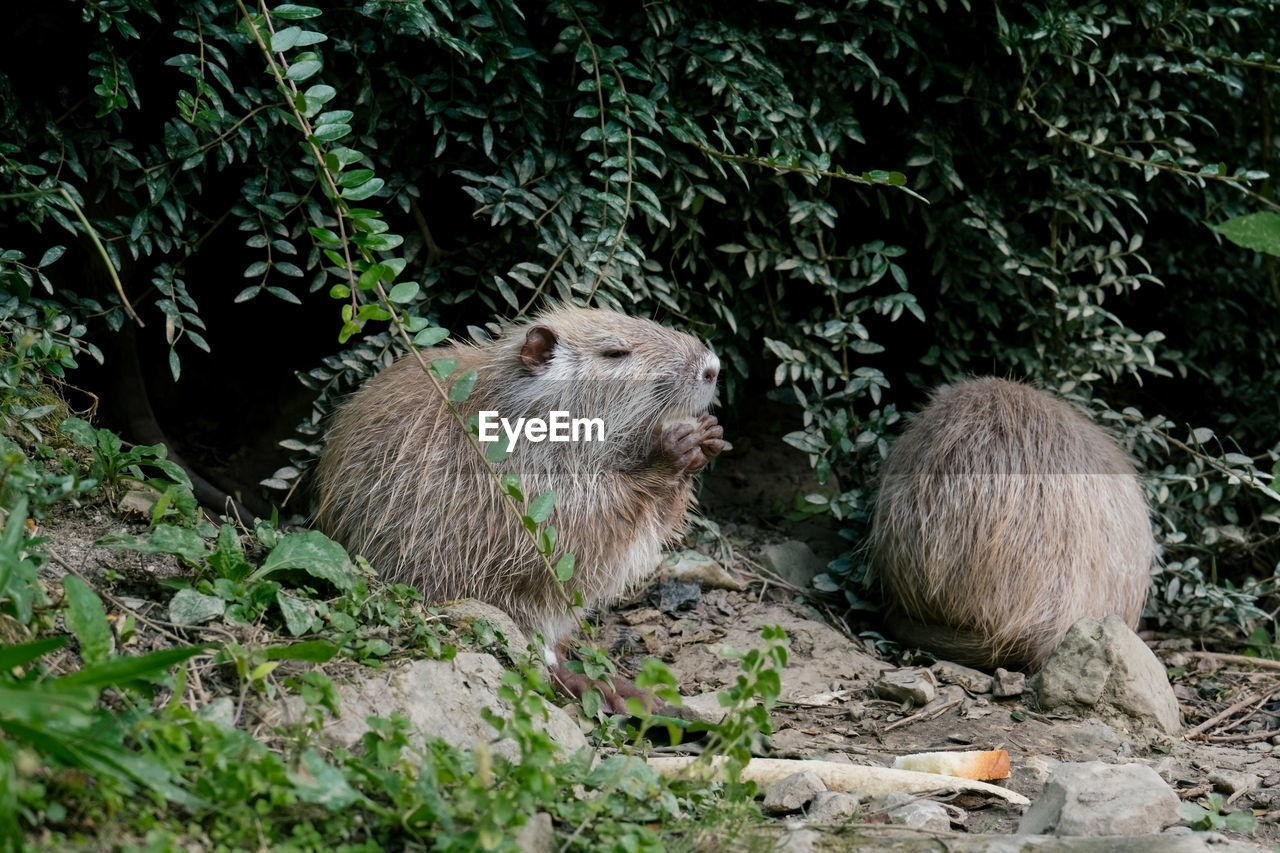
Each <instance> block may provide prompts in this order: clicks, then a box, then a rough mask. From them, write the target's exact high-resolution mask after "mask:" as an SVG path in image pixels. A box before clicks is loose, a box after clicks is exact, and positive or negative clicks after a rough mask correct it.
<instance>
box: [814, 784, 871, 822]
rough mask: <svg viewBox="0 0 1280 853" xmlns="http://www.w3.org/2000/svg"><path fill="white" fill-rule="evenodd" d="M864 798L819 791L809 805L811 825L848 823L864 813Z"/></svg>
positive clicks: (844, 793)
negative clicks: (861, 812) (860, 813)
mask: <svg viewBox="0 0 1280 853" xmlns="http://www.w3.org/2000/svg"><path fill="white" fill-rule="evenodd" d="M862 808H863V807H862V798H861V797H859V796H858V795H857V794H850V793H847V792H845V791H819V792H818V793H816V794H814V795H813V801H812V802H810V803H809V813H808V816H809V823H812V824H824V825H831V824H841V823H847V822H849V821H851V820H853V819H854V818H856V817H857V816H858V813H859V812H860V811H862Z"/></svg>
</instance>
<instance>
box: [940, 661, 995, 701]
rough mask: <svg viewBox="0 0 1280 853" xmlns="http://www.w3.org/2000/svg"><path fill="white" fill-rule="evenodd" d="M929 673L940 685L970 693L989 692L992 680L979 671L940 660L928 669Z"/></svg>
mask: <svg viewBox="0 0 1280 853" xmlns="http://www.w3.org/2000/svg"><path fill="white" fill-rule="evenodd" d="M929 671H930V672H932V673H933V677H934V678H936V679H937V680H938V683H940V684H955V685H958V686H960V687H963V688H964V689H965V690H968V691H969V692H970V693H978V694H983V693H990V692H991V682H992V678H991V676H990V675H988V674H987V673H985V672H982V671H981V670H977V669H971V668H970V667H967V666H961V665H960V664H958V663H952V662H951V661H949V660H940V661H938V662H936V663H935V664H934V665H933V666H931V667H929Z"/></svg>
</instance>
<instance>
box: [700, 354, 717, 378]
mask: <svg viewBox="0 0 1280 853" xmlns="http://www.w3.org/2000/svg"><path fill="white" fill-rule="evenodd" d="M719 378H720V358H719V356H717V355H716V354H715V353H713V352H711V351H710V350H708V351H707V355H706V357H705V358H703V359H702V381H703V382H705V383H707V384H708V385H715V384H716V380H717V379H719Z"/></svg>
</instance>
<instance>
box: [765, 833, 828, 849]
mask: <svg viewBox="0 0 1280 853" xmlns="http://www.w3.org/2000/svg"><path fill="white" fill-rule="evenodd" d="M825 840H826V838H825V836H824V835H823V834H822V833H821V832H815V831H814V830H812V829H805V828H803V827H799V828H796V829H789V830H787V831H786V832H784V833H782V834H781V835H779V836H778V846H776V847H773V848H770V849H772V850H776V851H778V853H815V851H819V850H827V849H830V848H829V847H828V846H827V845H825V844H824V843H823V842H824V841H825Z"/></svg>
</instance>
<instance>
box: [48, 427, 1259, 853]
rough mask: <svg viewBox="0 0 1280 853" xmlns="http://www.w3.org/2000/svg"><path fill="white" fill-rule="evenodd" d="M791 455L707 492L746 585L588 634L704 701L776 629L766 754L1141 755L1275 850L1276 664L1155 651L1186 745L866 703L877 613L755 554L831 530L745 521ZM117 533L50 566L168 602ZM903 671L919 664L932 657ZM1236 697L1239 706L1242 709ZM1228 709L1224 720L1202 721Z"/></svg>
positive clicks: (94, 528) (735, 471) (874, 672)
mask: <svg viewBox="0 0 1280 853" xmlns="http://www.w3.org/2000/svg"><path fill="white" fill-rule="evenodd" d="M787 455H788V454H787V452H786V451H785V450H782V451H779V454H778V455H775V452H774V451H772V450H769V451H762V452H761V454H760V455H759V456H758V457H757V458H754V459H752V460H751V463H750V466H749V468H747V467H743V466H740V465H737V464H735V462H734V460H733V459H729V460H727V461H726V463H725V464H723V465H722V466H721V467H720V470H719V471H718V473H717V474H716V476H715V477H714V478H713V480H712V483H711V484H709V488H708V489H706V490H704V492H703V497H702V502H703V507H704V511H705V513H706V514H707V516H708V517H712V518H717V513H718V512H719V513H723V515H722V516H721V517H722V518H725V519H732V520H727V521H724V522H723V523H722V524H721V531H722V535H723V539H722V542H724V543H727V544H729V545H730V546H731V549H730V550H729V551H728V552H727V553H731V554H732V557H731V558H730V559H728V560H725V561H724V562H725V563H726V565H725V568H726V569H728V570H729V572H730V574H732V575H734V576H735V577H737V578H738V579H739V580H740V581H741V582H742V583H743V585H744V588H743V589H741V590H739V591H733V590H728V589H709V590H704V591H702V592H701V593H697V594H694V595H693V596H692V597H691V598H690V599H689V600H688V601H687V602H685V604H684V607H683V609H680V610H677V611H675V612H664V611H663V610H661V609H659V607H657V606H655V603H656V601H657V598H656V593H655V590H656V589H657V588H656V587H651V588H650V589H648V590H644V591H641V592H640V593H638V594H637V595H635V596H634V597H632V599H631V600H630V601H628V602H624V603H623V604H622V605H621V606H619V607H617V608H615V609H613V610H612V611H610V612H609V613H607V614H605V615H604V616H603V617H602V620H601V630H600V633H599V636H598V639H599V641H600V642H601V643H602V644H603V645H605V647H606V648H608V649H609V650H610V652H611V654H612V655H613V656H614V658H615V659H616V660H618V661H619V662H620V663H621V665H622V666H623V668H624V669H626V668H627V667H629V666H634V665H635V664H636V662H637V660H638V659H639V658H640V657H642V656H644V655H652V656H655V657H658V658H660V659H662V660H663V661H665V662H666V663H667V664H668V665H669V666H670V668H671V670H672V671H673V673H674V674H675V675H676V678H677V680H678V683H679V685H680V688H681V692H682V694H683V695H685V696H694V695H696V694H700V693H705V692H711V691H715V690H718V689H721V688H723V687H725V686H726V685H727V684H730V683H732V681H733V679H734V677H735V675H736V672H737V669H736V666H735V664H733V663H732V662H726V661H725V660H724V659H723V657H721V655H720V654H719V649H721V648H722V647H724V646H728V647H732V648H736V649H738V650H740V651H743V650H746V649H748V648H751V647H753V646H758V645H759V644H760V643H761V640H760V637H759V630H760V627H761V626H766V625H779V626H781V627H783V628H784V629H785V630H786V632H787V634H788V636H789V638H790V662H789V665H788V667H787V668H786V670H785V672H784V674H783V691H782V700H783V701H782V702H780V704H779V705H778V707H777V708H776V709H775V711H774V713H773V726H774V734H773V736H772V739H771V742H770V744H769V745H770V747H771V749H772V751H773V755H775V756H776V757H790V758H824V759H834V760H847V761H850V762H852V763H857V764H878V765H887V764H890V763H892V761H893V759H894V758H895V757H896V756H899V755H904V754H908V753H913V752H925V751H941V750H956V749H997V748H1003V749H1005V750H1007V751H1008V752H1009V754H1010V759H1011V767H1012V771H1011V777H1010V778H1009V779H1008V780H1005V781H1004V782H1002V783H1001V784H1005V785H1007V787H1009V788H1011V789H1013V790H1015V791H1017V792H1019V793H1022V794H1024V795H1026V796H1027V797H1029V798H1031V799H1032V800H1034V799H1035V797H1036V796H1037V795H1038V794H1039V793H1040V790H1041V788H1042V786H1043V784H1044V780H1045V778H1046V775H1047V773H1048V771H1049V769H1050V766H1051V764H1052V763H1053V761H1089V760H1094V759H1100V760H1103V761H1107V762H1129V761H1141V762H1143V763H1146V764H1149V765H1151V766H1152V767H1153V768H1154V769H1155V770H1156V771H1157V772H1159V773H1160V775H1161V776H1162V777H1163V778H1164V779H1165V780H1166V781H1168V782H1169V783H1170V785H1171V786H1172V787H1173V788H1174V790H1175V791H1177V792H1178V794H1179V796H1181V797H1182V798H1183V799H1190V800H1200V801H1202V798H1203V796H1204V795H1205V794H1206V793H1208V792H1210V791H1213V790H1218V791H1220V792H1222V793H1223V794H1224V796H1226V797H1228V802H1229V804H1230V810H1238V809H1244V808H1250V809H1252V810H1253V811H1254V813H1255V815H1256V816H1257V817H1258V824H1259V828H1258V831H1257V832H1256V833H1255V835H1254V836H1253V837H1252V839H1250V840H1252V841H1253V842H1254V843H1257V844H1259V845H1265V846H1263V847H1261V848H1260V849H1271V848H1272V845H1276V844H1280V820H1278V818H1280V745H1277V744H1280V737H1277V736H1276V730H1277V729H1280V669H1262V668H1258V666H1257V665H1254V664H1248V663H1244V662H1240V661H1234V660H1231V659H1222V658H1221V657H1220V656H1218V657H1215V656H1212V655H1206V654H1202V653H1200V652H1198V651H1196V650H1195V649H1194V645H1195V644H1194V642H1193V640H1191V639H1187V638H1183V639H1181V640H1175V641H1172V642H1166V643H1164V644H1161V645H1162V646H1163V647H1157V653H1158V654H1159V655H1160V656H1161V658H1162V660H1163V661H1164V662H1165V663H1166V665H1167V666H1168V667H1170V668H1171V671H1174V672H1176V673H1178V675H1177V678H1176V679H1175V681H1174V687H1175V691H1176V694H1177V696H1178V698H1179V701H1180V703H1181V707H1182V713H1183V722H1184V730H1185V732H1193V731H1196V730H1197V729H1199V728H1201V727H1202V724H1204V723H1206V722H1209V725H1208V726H1207V727H1203V732H1200V733H1198V736H1197V737H1196V738H1194V739H1192V738H1188V737H1187V736H1186V735H1185V734H1184V736H1183V737H1180V738H1171V737H1161V736H1152V735H1151V733H1150V732H1148V733H1143V732H1128V731H1125V730H1123V729H1120V728H1117V727H1114V726H1111V725H1107V724H1105V723H1102V722H1100V721H1098V720H1085V719H1068V718H1058V717H1051V716H1046V715H1044V714H1041V713H1039V712H1037V711H1036V710H1035V709H1034V708H1032V707H1029V705H1028V702H1027V701H1024V699H1023V698H1022V697H1017V698H1011V699H994V698H992V697H991V696H990V695H976V694H972V693H966V692H964V691H963V690H961V689H959V688H947V689H946V690H944V691H942V692H940V693H939V699H938V700H936V701H935V702H934V703H932V704H931V705H930V706H927V707H926V708H924V709H921V708H915V707H910V706H907V707H904V706H903V705H902V704H901V703H899V702H894V701H887V700H884V699H879V698H876V696H875V694H874V693H873V692H872V689H871V688H872V684H873V683H874V682H875V681H876V679H877V678H878V676H879V674H880V673H881V672H882V671H884V670H886V669H892V668H895V667H898V666H901V665H903V664H904V659H903V658H902V657H900V655H901V654H902V653H901V652H899V651H892V654H893V655H899V657H893V656H891V655H889V654H886V653H885V652H883V651H881V650H880V649H883V648H885V646H884V644H883V643H878V642H877V640H878V639H879V635H878V634H876V633H875V632H874V630H873V629H874V627H875V623H874V617H872V618H871V621H869V622H862V623H854V625H853V627H850V626H849V625H848V624H846V623H845V622H844V620H843V617H842V615H841V614H840V613H838V612H836V611H835V610H834V609H832V608H833V604H832V602H831V601H830V600H828V601H826V602H824V601H823V600H822V599H821V598H820V597H817V596H816V595H815V594H812V590H809V591H804V590H798V589H795V588H792V587H789V586H788V585H786V584H784V583H780V582H778V581H776V580H774V579H772V578H770V577H769V576H768V574H767V573H766V572H764V571H763V570H762V569H761V567H760V558H759V555H760V550H761V548H762V547H763V546H764V545H765V544H767V543H768V542H770V541H778V540H781V539H792V540H794V539H797V538H799V539H802V540H803V541H805V542H807V543H808V544H810V545H811V547H812V548H813V550H814V551H815V552H816V553H817V554H818V555H819V557H820V558H823V559H826V558H829V557H830V556H834V555H835V553H838V550H839V548H840V547H842V542H841V540H840V539H839V538H838V536H836V534H835V531H834V529H832V528H831V527H829V526H823V525H822V524H820V523H809V524H807V525H805V526H801V527H799V528H797V527H796V526H794V525H791V526H787V525H781V524H779V525H773V524H771V523H769V522H768V521H766V520H764V519H763V515H764V513H763V512H760V511H759V510H757V511H756V514H755V517H754V518H752V517H749V516H744V514H743V512H742V508H743V507H744V506H747V505H750V506H753V507H756V508H762V507H763V508H769V507H776V506H778V505H780V504H782V503H789V501H790V497H789V496H790V494H792V493H794V491H795V490H796V489H798V488H804V486H805V483H806V477H807V472H806V470H805V469H804V467H803V459H801V460H799V461H800V465H799V466H797V465H796V464H795V460H794V459H789V460H788V459H787ZM797 455H798V454H797ZM762 471H768V472H769V473H768V476H767V477H765V476H764V475H763V474H761V472H762ZM762 484H763V485H762ZM717 520H719V518H717ZM125 526H126V522H125V521H122V520H121V519H120V518H118V517H115V516H113V515H111V514H109V513H108V512H107V511H106V510H105V509H104V508H102V507H95V508H89V509H82V510H69V511H63V512H59V513H58V515H57V517H56V518H54V519H51V520H48V521H46V522H45V523H44V524H43V525H42V527H41V529H40V531H39V533H40V535H43V536H47V537H49V543H48V545H49V547H50V548H52V551H53V553H54V554H55V555H56V557H57V559H56V560H55V561H54V562H53V563H51V564H50V566H49V571H50V572H51V573H52V574H55V575H56V574H61V572H62V571H63V570H64V569H65V567H67V566H70V567H73V568H74V569H75V570H76V571H78V572H81V573H83V574H86V575H88V576H89V577H91V578H93V579H95V580H98V581H99V582H101V581H103V580H106V581H107V586H106V588H107V589H108V591H109V592H110V593H111V595H112V596H113V597H114V599H115V600H116V601H117V602H119V603H121V604H123V605H126V606H129V607H131V608H145V607H146V606H147V600H148V598H150V600H151V601H159V600H163V599H162V598H155V597H152V596H156V595H157V594H158V593H159V594H161V595H162V594H163V590H161V589H160V588H159V587H158V586H157V584H156V581H157V579H158V577H163V576H166V575H171V574H173V573H175V572H180V571H182V570H181V569H180V568H179V567H178V566H177V565H176V563H175V562H174V561H171V560H169V559H167V558H161V557H155V556H146V555H139V554H136V553H134V552H132V551H127V550H110V551H109V550H106V549H102V548H95V547H94V546H93V545H92V543H93V542H94V541H95V540H96V539H97V538H99V537H100V536H102V535H104V534H106V533H108V532H112V531H115V530H120V529H122V528H123V527H125ZM111 610H112V608H111V607H109V612H110V611H111ZM149 642H150V641H149V640H148V639H147V638H146V637H145V636H143V637H142V639H141V640H140V643H141V645H142V648H139V649H137V651H147V650H149V649H148V648H147V644H148V643H149ZM157 642H160V641H159V640H157ZM889 648H891V649H892V647H889ZM906 662H908V663H911V664H912V665H927V663H928V660H927V659H926V660H918V661H906ZM1245 699H1248V700H1250V701H1247V702H1241V700H1245ZM1233 706H1239V707H1235V710H1231V708H1232V707H1233ZM1224 711H1230V713H1228V714H1226V715H1225V716H1223V717H1222V719H1220V720H1212V718H1214V717H1215V715H1219V714H1220V713H1221V712H1224ZM950 805H951V806H953V807H954V808H953V828H954V829H959V830H962V831H967V832H973V833H978V832H982V833H988V832H991V833H1009V832H1012V831H1014V829H1015V828H1016V826H1017V823H1018V820H1019V818H1020V816H1021V814H1022V811H1023V809H1021V808H1019V807H1017V806H1011V805H1009V804H1006V803H1003V802H1002V801H1000V800H998V799H995V798H991V797H983V796H978V795H965V796H960V797H957V798H955V799H953V800H951V801H950ZM1241 840H1243V839H1241Z"/></svg>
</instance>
